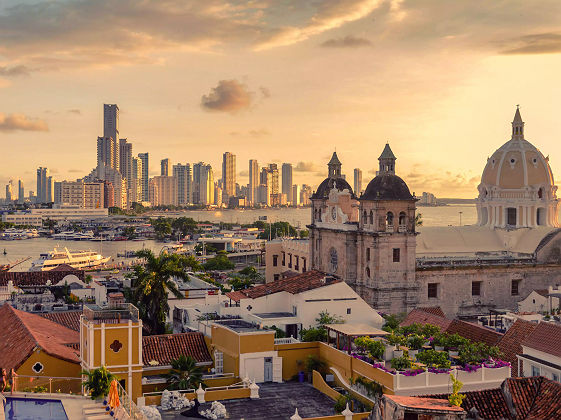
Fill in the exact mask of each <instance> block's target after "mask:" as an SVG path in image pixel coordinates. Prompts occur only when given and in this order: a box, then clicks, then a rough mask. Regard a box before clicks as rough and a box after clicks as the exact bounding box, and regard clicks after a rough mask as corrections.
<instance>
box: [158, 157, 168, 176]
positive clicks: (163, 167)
mask: <svg viewBox="0 0 561 420" xmlns="http://www.w3.org/2000/svg"><path fill="white" fill-rule="evenodd" d="M160 175H161V176H169V159H168V158H166V159H162V160H161V161H160Z"/></svg>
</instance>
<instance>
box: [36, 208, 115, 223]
mask: <svg viewBox="0 0 561 420" xmlns="http://www.w3.org/2000/svg"><path fill="white" fill-rule="evenodd" d="M31 215H33V216H40V217H42V218H43V220H46V219H50V220H57V221H59V220H84V219H99V218H103V217H108V216H109V211H108V209H104V208H93V209H85V208H81V207H79V206H64V205H61V206H53V208H52V209H31Z"/></svg>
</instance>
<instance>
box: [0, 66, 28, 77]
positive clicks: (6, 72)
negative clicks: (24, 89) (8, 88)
mask: <svg viewBox="0 0 561 420" xmlns="http://www.w3.org/2000/svg"><path fill="white" fill-rule="evenodd" d="M29 72H30V70H29V68H28V67H27V66H24V65H19V66H13V67H8V66H0V76H6V77H14V76H29Z"/></svg>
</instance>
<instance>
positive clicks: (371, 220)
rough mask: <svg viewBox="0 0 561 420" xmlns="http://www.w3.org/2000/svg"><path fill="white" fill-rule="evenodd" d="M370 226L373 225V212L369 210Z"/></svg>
mask: <svg viewBox="0 0 561 420" xmlns="http://www.w3.org/2000/svg"><path fill="white" fill-rule="evenodd" d="M370 224H371V225H373V224H374V212H373V211H372V210H370Z"/></svg>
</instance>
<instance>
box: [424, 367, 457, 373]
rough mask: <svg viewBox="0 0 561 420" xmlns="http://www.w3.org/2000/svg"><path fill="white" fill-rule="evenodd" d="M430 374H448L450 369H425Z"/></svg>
mask: <svg viewBox="0 0 561 420" xmlns="http://www.w3.org/2000/svg"><path fill="white" fill-rule="evenodd" d="M427 370H428V371H429V372H430V373H450V371H451V370H452V369H443V368H433V367H430V368H428V369H427Z"/></svg>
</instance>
